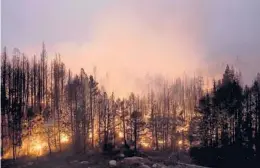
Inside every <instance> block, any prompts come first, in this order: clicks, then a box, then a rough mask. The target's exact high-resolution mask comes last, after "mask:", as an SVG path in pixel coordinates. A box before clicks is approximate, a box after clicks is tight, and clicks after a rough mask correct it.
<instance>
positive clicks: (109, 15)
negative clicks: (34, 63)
mask: <svg viewBox="0 0 260 168" xmlns="http://www.w3.org/2000/svg"><path fill="white" fill-rule="evenodd" d="M1 7H2V9H1V13H2V47H3V46H7V48H8V52H9V53H10V54H11V51H12V49H13V48H14V47H17V48H19V49H20V50H21V51H22V52H24V53H26V54H27V55H28V56H29V55H30V56H31V55H33V54H36V55H39V53H40V51H41V43H42V42H43V41H44V42H45V44H46V48H47V52H48V57H49V58H52V57H54V55H55V53H60V54H61V58H62V60H63V61H64V63H65V64H66V66H67V68H70V69H71V70H72V71H73V72H74V73H78V72H80V68H84V69H85V70H86V72H89V73H92V72H93V67H94V66H96V67H97V78H98V79H99V81H100V83H101V84H103V85H105V87H106V88H107V89H108V91H115V92H116V93H117V95H125V94H128V92H130V91H137V90H139V91H140V90H142V89H143V87H144V86H145V85H144V83H145V82H144V81H145V80H144V79H146V78H147V76H148V74H149V76H154V75H163V76H165V77H166V78H168V79H171V78H176V77H178V76H182V75H183V74H184V72H185V73H186V74H188V75H191V76H194V74H202V75H204V76H208V77H216V76H219V74H220V73H222V71H223V70H224V67H225V65H226V64H227V63H231V64H233V65H234V66H236V67H237V68H239V69H240V70H241V71H242V73H243V79H244V82H245V83H251V81H252V80H253V78H254V77H255V76H256V73H257V72H260V1H259V0H248V1H245V0H196V1H195V0H160V1H159V0H128V1H121V0H109V1H108V0H95V1H92V0H76V1H75V0H37V1H35V0H23V1H18V0H2V6H1Z"/></svg>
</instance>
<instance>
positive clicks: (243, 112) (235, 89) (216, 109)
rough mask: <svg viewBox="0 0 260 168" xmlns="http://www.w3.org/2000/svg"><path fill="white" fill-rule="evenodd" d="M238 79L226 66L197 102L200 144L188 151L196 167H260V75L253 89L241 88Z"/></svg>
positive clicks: (251, 87) (238, 76)
mask: <svg viewBox="0 0 260 168" xmlns="http://www.w3.org/2000/svg"><path fill="white" fill-rule="evenodd" d="M240 77H241V76H240V75H238V74H236V73H235V72H234V70H232V69H230V68H229V66H227V68H226V70H225V73H224V75H223V78H222V80H220V81H214V85H213V89H212V91H210V92H207V93H206V94H205V96H203V97H202V98H201V99H200V102H199V105H198V108H197V109H198V111H199V112H200V113H201V115H202V116H201V120H200V121H199V132H198V133H199V135H200V137H201V145H200V147H192V148H191V149H190V154H191V156H192V157H193V159H194V161H196V162H197V163H198V164H202V165H207V166H213V167H260V74H258V75H257V78H256V79H255V80H254V82H253V84H252V86H242V85H241V78H240ZM192 122H194V121H192Z"/></svg>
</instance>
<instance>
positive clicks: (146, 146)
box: [141, 142, 150, 148]
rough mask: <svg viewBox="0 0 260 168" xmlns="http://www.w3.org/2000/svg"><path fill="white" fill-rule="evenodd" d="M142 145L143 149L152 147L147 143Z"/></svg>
mask: <svg viewBox="0 0 260 168" xmlns="http://www.w3.org/2000/svg"><path fill="white" fill-rule="evenodd" d="M141 145H142V146H143V147H145V148H148V147H149V146H150V145H149V143H146V142H142V143H141Z"/></svg>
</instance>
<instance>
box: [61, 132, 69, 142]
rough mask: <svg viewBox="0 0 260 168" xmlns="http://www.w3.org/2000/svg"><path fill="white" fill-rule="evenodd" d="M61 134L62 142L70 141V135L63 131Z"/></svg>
mask: <svg viewBox="0 0 260 168" xmlns="http://www.w3.org/2000/svg"><path fill="white" fill-rule="evenodd" d="M60 136H61V137H60V142H61V143H67V142H69V137H68V135H66V134H64V133H62V134H61V135H60Z"/></svg>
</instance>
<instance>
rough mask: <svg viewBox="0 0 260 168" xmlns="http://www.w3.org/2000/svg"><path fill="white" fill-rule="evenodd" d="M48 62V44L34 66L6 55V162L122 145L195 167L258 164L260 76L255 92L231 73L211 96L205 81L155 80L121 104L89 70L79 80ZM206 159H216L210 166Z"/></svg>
mask: <svg viewBox="0 0 260 168" xmlns="http://www.w3.org/2000/svg"><path fill="white" fill-rule="evenodd" d="M47 58H48V57H47V51H46V48H45V45H44V44H43V47H42V52H41V55H40V57H37V56H34V57H33V59H31V60H30V59H28V57H26V56H25V55H24V54H22V53H21V52H20V51H19V50H18V49H14V50H13V53H12V54H9V53H8V52H7V51H6V49H4V50H3V53H2V56H1V60H2V64H1V79H2V80H1V111H2V113H1V118H2V122H1V123H2V125H1V129H2V156H3V157H4V158H10V157H11V158H13V159H16V158H17V157H21V156H37V157H38V156H42V155H46V154H50V155H51V154H52V153H53V152H58V151H63V150H64V149H67V148H71V147H72V149H73V151H74V152H76V153H78V152H80V153H82V152H83V153H84V152H86V151H87V150H89V149H94V148H101V147H102V146H103V145H104V144H109V143H111V144H113V145H118V143H120V142H122V143H130V142H133V144H134V149H135V150H137V149H139V148H144V149H145V148H153V149H155V150H166V149H167V150H168V149H171V150H172V151H179V150H188V149H191V156H192V157H194V160H196V161H197V162H198V163H200V164H206V165H217V164H219V165H221V163H223V162H229V161H230V163H232V164H233V162H232V161H234V159H235V161H236V157H241V159H240V160H241V161H244V162H243V163H245V164H247V163H248V162H249V161H250V162H251V161H252V162H253V161H254V160H256V159H257V158H258V157H259V151H260V149H259V143H258V142H259V138H260V137H259V135H260V132H259V130H260V127H259V121H260V119H259V116H260V114H259V112H260V111H259V110H260V108H259V107H260V104H259V100H260V96H259V95H260V85H259V82H260V80H259V79H260V76H259V74H258V75H257V76H256V78H255V80H254V83H253V84H252V85H251V86H243V85H242V84H241V82H240V81H241V73H240V72H236V71H235V70H234V69H233V67H230V66H227V67H226V70H225V72H224V74H223V77H222V79H221V80H214V81H213V82H212V83H213V86H212V87H210V88H209V87H208V88H205V86H204V85H205V83H204V80H203V77H202V76H194V77H193V78H190V77H188V76H185V75H184V76H183V77H182V78H176V79H175V80H172V81H169V80H166V79H164V78H156V79H155V80H152V81H150V82H148V84H147V92H146V93H145V94H142V95H139V94H135V93H134V92H133V93H131V94H130V95H129V96H128V97H124V98H117V96H116V94H114V93H109V92H106V88H104V87H102V86H100V85H99V83H98V81H96V75H95V74H94V75H91V74H86V73H85V71H84V69H79V73H78V74H73V73H72V72H71V70H69V69H67V68H66V65H65V64H64V63H63V62H62V57H61V56H60V55H56V57H55V58H54V59H53V60H50V64H48V61H47V60H48V59H47ZM198 145H199V146H200V147H197V146H198ZM207 151H208V152H210V153H211V155H208V153H206V155H208V157H206V158H205V156H204V155H203V152H207ZM225 151H229V152H230V155H228V157H226V155H225V156H223V153H225ZM218 152H219V153H218ZM221 152H222V153H221ZM232 152H233V153H232ZM237 152H239V153H241V155H237V154H236V153H237ZM242 153H243V154H244V155H242ZM204 154H205V153H204ZM232 155H234V157H235V158H229V157H231V156H232ZM219 157H220V158H221V159H222V160H221V159H220V160H218V159H219ZM244 157H247V158H248V159H246V160H243V159H242V158H244ZM227 160H228V161H227Z"/></svg>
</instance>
